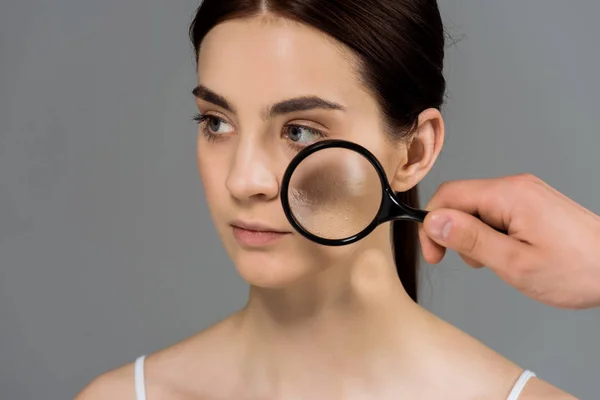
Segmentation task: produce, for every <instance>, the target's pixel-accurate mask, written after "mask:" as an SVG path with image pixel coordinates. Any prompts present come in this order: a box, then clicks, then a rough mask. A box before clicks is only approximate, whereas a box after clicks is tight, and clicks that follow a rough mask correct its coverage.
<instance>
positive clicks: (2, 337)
mask: <svg viewBox="0 0 600 400" xmlns="http://www.w3.org/2000/svg"><path fill="white" fill-rule="evenodd" d="M440 4H441V7H442V12H443V14H444V17H445V22H446V24H447V26H448V29H449V32H450V33H451V34H452V35H454V36H455V37H456V38H460V39H461V41H460V42H459V43H458V45H455V46H450V47H449V48H448V57H447V77H448V81H449V100H448V105H447V108H446V110H445V116H446V122H447V128H448V130H447V143H446V147H445V148H444V150H443V152H442V155H441V158H440V160H439V161H438V163H437V165H436V167H435V168H434V171H433V172H432V173H431V174H430V175H429V176H427V178H426V179H425V181H424V182H423V185H422V194H423V198H424V199H428V198H429V197H430V195H431V194H432V193H433V191H434V190H435V188H436V187H437V186H438V184H440V183H441V182H443V181H445V180H449V179H459V178H472V177H486V176H499V175H507V174H513V173H519V172H531V173H534V174H536V175H538V176H539V177H541V178H542V179H544V180H546V181H547V182H549V183H550V184H551V185H553V186H554V187H556V188H557V189H559V190H560V191H563V192H564V193H566V194H567V195H569V196H570V197H572V198H573V199H574V200H576V201H578V202H580V203H581V204H583V205H584V206H586V207H588V208H590V209H592V210H593V211H595V212H600V189H599V188H598V185H597V183H596V182H597V177H598V173H597V169H598V167H597V154H598V148H599V147H600V137H598V130H597V123H596V122H597V116H598V114H597V110H596V107H597V101H596V100H597V97H598V93H600V83H599V82H600V80H599V79H598V76H597V72H598V63H599V62H600V50H599V46H598V43H597V39H598V38H599V37H600V26H599V25H598V24H597V16H598V15H600V3H598V2H597V1H592V0H590V1H582V0H580V1H569V2H567V1H559V0H553V1H550V0H535V1H534V0H529V1H526V2H524V1H520V0H503V1H495V0H494V1H493V0H487V1H482V0H441V1H440ZM196 6H197V1H191V0H184V1H176V2H173V1H169V2H166V1H148V0H127V1H123V0H103V1H81V0H53V1H49V0H37V1H35V0H19V1H16V0H13V1H12V2H10V1H8V2H7V1H3V2H2V4H1V5H0V398H1V399H11V400H12V399H42V398H43V399H67V398H72V397H73V396H74V395H75V393H76V392H78V391H79V390H80V389H81V388H82V387H83V386H84V385H85V384H87V382H89V380H90V379H91V378H92V377H94V376H96V375H98V374H100V373H101V372H104V371H106V370H108V369H111V368H113V367H115V366H118V365H121V364H124V363H127V362H131V361H132V360H133V359H134V358H135V357H136V356H138V355H140V354H144V353H149V352H152V351H154V350H156V349H158V348H161V347H164V346H167V345H169V344H171V343H174V342H176V341H178V340H180V339H183V338H185V337H187V336H188V335H191V334H193V333H194V332H196V331H198V330H200V329H202V328H204V327H206V326H208V325H210V324H212V323H214V322H215V321H217V320H218V319H219V318H221V317H223V316H225V315H227V314H228V313H230V312H233V311H234V310H236V309H237V308H238V307H240V306H241V305H242V304H243V303H244V301H245V299H246V294H247V289H246V286H245V284H244V283H243V282H242V281H241V279H240V278H239V277H238V276H237V275H236V272H235V270H234V268H233V267H232V266H231V264H230V261H229V260H228V258H227V257H226V254H225V252H224V250H223V249H222V247H221V245H220V242H219V240H218V238H217V237H216V234H215V233H214V231H213V227H212V224H211V221H210V218H209V215H208V212H207V209H206V205H205V202H204V199H203V195H202V190H201V186H200V181H199V178H198V176H197V172H196V162H195V128H194V125H193V124H192V122H191V121H190V118H191V116H192V115H193V113H194V103H193V99H192V97H191V95H190V89H191V88H192V86H193V85H194V83H195V72H194V66H193V62H192V55H191V54H192V53H191V47H190V45H189V44H188V41H187V36H186V34H187V26H188V23H189V21H190V19H191V17H192V14H193V12H194V11H195V7H196ZM463 36H464V37H463ZM424 269H425V271H426V274H425V280H424V283H423V286H424V300H423V304H424V305H425V306H426V307H427V308H429V309H431V310H433V311H434V312H435V313H436V314H438V315H439V316H441V317H442V318H444V319H446V320H448V321H450V322H451V323H453V324H455V325H457V326H458V327H460V328H462V329H464V330H466V331H467V332H469V333H470V334H472V335H474V336H475V337H477V338H479V339H481V340H482V341H483V342H485V343H486V344H488V345H489V346H491V347H492V348H494V349H495V350H497V351H499V352H500V353H502V354H504V355H505V356H507V357H509V358H511V359H513V360H514V361H516V362H517V363H519V364H520V365H521V366H523V367H526V368H530V369H532V370H534V371H535V372H537V373H538V374H539V375H540V376H541V377H542V378H544V379H546V380H549V381H550V382H552V383H554V384H556V385H557V386H559V387H562V388H565V389H567V390H569V391H571V392H573V393H574V394H576V395H578V396H580V397H582V398H590V399H591V398H597V393H598V376H599V368H598V360H599V359H600V346H599V345H598V339H597V338H598V337H600V310H593V311H585V312H572V311H560V310H555V309H551V308H549V307H546V306H543V305H540V304H537V303H535V302H533V301H531V300H529V299H527V298H525V297H523V296H522V295H520V294H518V293H517V292H516V291H515V290H513V289H512V288H510V287H508V286H506V285H504V284H503V283H501V282H500V280H499V279H497V278H496V277H495V276H493V275H492V274H491V273H490V272H489V271H487V270H482V271H477V272H474V271H471V270H469V269H468V268H467V267H465V266H463V265H462V263H461V262H460V259H459V258H458V257H456V256H454V255H451V256H449V257H448V258H447V259H446V260H445V261H444V262H443V264H442V265H439V266H428V265H424Z"/></svg>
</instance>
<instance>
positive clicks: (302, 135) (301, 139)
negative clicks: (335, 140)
mask: <svg viewBox="0 0 600 400" xmlns="http://www.w3.org/2000/svg"><path fill="white" fill-rule="evenodd" d="M286 130H287V132H286V133H287V136H288V137H289V138H290V140H291V141H292V142H294V143H297V144H300V145H302V144H308V143H312V142H314V141H315V140H317V139H320V138H322V137H324V136H325V135H324V134H323V133H321V132H319V131H317V130H315V129H311V128H308V127H306V126H300V125H289V126H288V127H287V128H286Z"/></svg>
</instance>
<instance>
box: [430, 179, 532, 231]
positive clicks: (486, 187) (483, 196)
mask: <svg viewBox="0 0 600 400" xmlns="http://www.w3.org/2000/svg"><path fill="white" fill-rule="evenodd" d="M526 179H527V178H526V176H521V175H517V176H511V177H504V178H493V179H471V180H464V181H450V182H445V183H443V184H442V185H440V187H439V188H438V190H437V191H436V192H435V193H434V195H433V196H432V197H431V199H430V201H429V203H428V204H427V206H426V207H425V209H426V210H430V211H433V210H436V209H439V208H451V209H454V210H459V211H462V212H464V213H467V214H471V215H479V216H481V218H482V219H483V220H484V221H486V222H487V223H489V224H491V225H493V226H495V227H497V228H499V229H501V230H507V229H508V224H509V222H510V221H508V220H507V218H508V217H507V216H508V215H509V214H510V210H511V209H512V207H513V203H514V201H515V199H516V195H517V193H515V192H514V189H515V185H514V183H515V182H523V181H526ZM519 187H522V186H521V185H520V186H519Z"/></svg>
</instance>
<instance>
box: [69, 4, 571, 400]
mask: <svg viewBox="0 0 600 400" xmlns="http://www.w3.org/2000/svg"><path fill="white" fill-rule="evenodd" d="M190 35H191V39H192V42H193V45H194V46H195V50H196V56H197V62H198V63H197V72H198V82H197V87H196V88H195V89H194V91H193V92H194V95H195V98H196V103H197V106H198V110H199V115H198V116H197V117H196V119H197V120H198V122H199V135H198V142H197V143H198V145H197V153H198V169H199V172H200V176H201V178H202V183H203V187H204V192H205V195H206V198H207V202H208V205H209V208H210V212H211V215H212V218H213V220H214V225H215V227H216V230H217V231H218V234H219V235H220V237H221V239H222V241H223V244H224V246H225V248H226V250H227V252H228V254H229V255H230V257H231V258H232V260H233V263H234V264H235V266H236V268H237V270H238V271H239V273H240V274H241V276H242V277H243V278H244V279H245V280H246V281H247V282H248V283H249V284H250V286H251V290H250V297H249V300H248V303H247V304H246V306H245V307H244V308H243V309H241V310H240V311H239V312H237V313H235V314H234V315H231V316H229V317H228V318H226V319H224V320H222V321H221V322H219V323H218V324H216V325H214V326H212V327H210V328H208V329H206V330H204V331H203V332H200V333H198V334H197V335H195V336H193V337H191V338H189V339H186V340H184V341H183V342H180V343H177V344H175V345H173V346H171V347H169V348H167V349H163V350H161V351H159V352H157V353H154V354H152V355H150V356H148V357H140V358H138V360H137V361H136V362H135V363H132V364H130V365H126V366H124V367H121V368H119V369H116V370H114V371H111V372H108V373H106V374H104V375H102V376H100V377H99V378H97V379H95V380H94V381H93V382H92V383H91V384H90V385H88V387H87V388H86V389H85V390H84V391H83V392H82V393H80V395H79V396H78V399H80V400H94V399H115V400H120V399H123V400H129V399H131V400H133V399H138V400H161V399H172V400H183V399H186V400H187V399H236V400H242V399H394V400H395V399H461V400H465V399H490V400H491V399H507V398H508V399H516V398H517V397H518V398H519V399H528V398H545V399H546V398H551V399H566V398H572V397H571V396H569V395H567V394H566V393H564V392H562V391H560V390H558V389H556V388H554V387H553V386H551V385H550V384H548V383H545V382H543V381H541V380H539V379H537V378H535V376H533V374H532V373H530V372H529V371H527V370H525V371H524V370H523V369H522V368H520V367H519V366H517V365H515V364H513V363H512V362H510V361H508V360H506V359H505V358H503V357H502V356H500V355H499V354H497V353H495V352H494V351H492V350H491V349H489V348H487V347H486V346H484V345H483V344H481V343H480V342H478V341H477V340H475V339H474V338H472V337H470V336H468V335H467V334H465V333H463V332H461V331H459V330H458V329H456V328H454V327H452V326H450V325H448V324H447V323H445V322H444V321H442V320H440V319H438V318H437V317H435V316H434V315H432V314H430V313H429V312H427V311H426V310H425V309H423V308H422V307H420V306H419V305H418V303H417V302H416V300H417V280H416V276H417V274H416V269H417V259H418V257H417V255H418V253H417V251H418V250H417V244H418V242H417V231H416V226H415V225H414V224H411V223H408V222H395V223H393V224H384V225H381V226H380V227H378V228H377V229H376V230H375V231H374V232H373V233H371V234H370V235H369V236H368V237H367V238H365V239H364V240H362V241H359V242H357V243H354V244H352V245H349V246H343V247H325V246H319V245H317V244H314V243H312V242H309V241H308V240H306V239H304V238H303V237H302V236H300V235H299V234H298V233H296V232H294V231H293V229H292V228H291V226H290V225H289V224H288V223H287V220H286V218H285V216H284V212H283V209H282V206H281V203H280V200H279V191H280V184H281V178H282V175H283V172H284V170H285V168H286V166H287V165H288V163H289V162H290V160H291V159H292V157H293V156H294V155H295V154H296V153H297V152H298V151H299V150H300V149H302V148H303V147H306V146H307V145H309V144H311V143H314V142H315V141H318V140H321V139H323V138H332V139H345V140H349V141H353V142H356V143H358V144H361V145H362V146H364V147H366V148H367V149H369V150H370V151H371V152H372V153H374V154H375V155H376V156H377V158H378V159H379V160H380V162H381V164H382V165H383V166H384V168H385V170H386V173H387V176H388V179H389V181H390V182H391V185H392V187H393V188H394V190H395V191H397V192H401V196H402V199H403V200H404V201H405V202H407V203H408V204H409V205H411V206H414V207H416V206H417V205H418V204H417V183H418V182H419V181H420V180H421V179H422V178H423V177H424V176H425V175H426V174H427V172H428V171H429V170H430V168H431V166H432V165H433V163H434V162H435V160H436V158H437V156H438V154H439V152H440V149H441V147H442V144H443V141H444V124H443V120H442V116H441V114H440V111H439V110H440V107H441V106H442V103H443V99H444V91H445V80H444V77H443V75H442V69H443V59H444V31H443V26H442V21H441V19H440V13H439V10H438V5H437V2H436V1H435V0H205V1H204V2H203V3H202V5H201V6H200V7H199V9H198V11H197V15H196V18H195V19H194V22H193V24H192V26H191V27H190ZM203 268H210V266H203ZM530 378H531V379H530ZM523 387H524V389H523Z"/></svg>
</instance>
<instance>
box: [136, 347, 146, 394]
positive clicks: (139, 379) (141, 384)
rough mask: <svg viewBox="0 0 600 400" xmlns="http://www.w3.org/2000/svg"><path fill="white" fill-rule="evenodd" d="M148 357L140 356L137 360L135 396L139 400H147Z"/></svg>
mask: <svg viewBox="0 0 600 400" xmlns="http://www.w3.org/2000/svg"><path fill="white" fill-rule="evenodd" d="M145 359H146V356H145V355H144V356H139V357H138V358H137V360H135V396H136V399H137V400H146V382H145V379H144V360H145Z"/></svg>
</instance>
